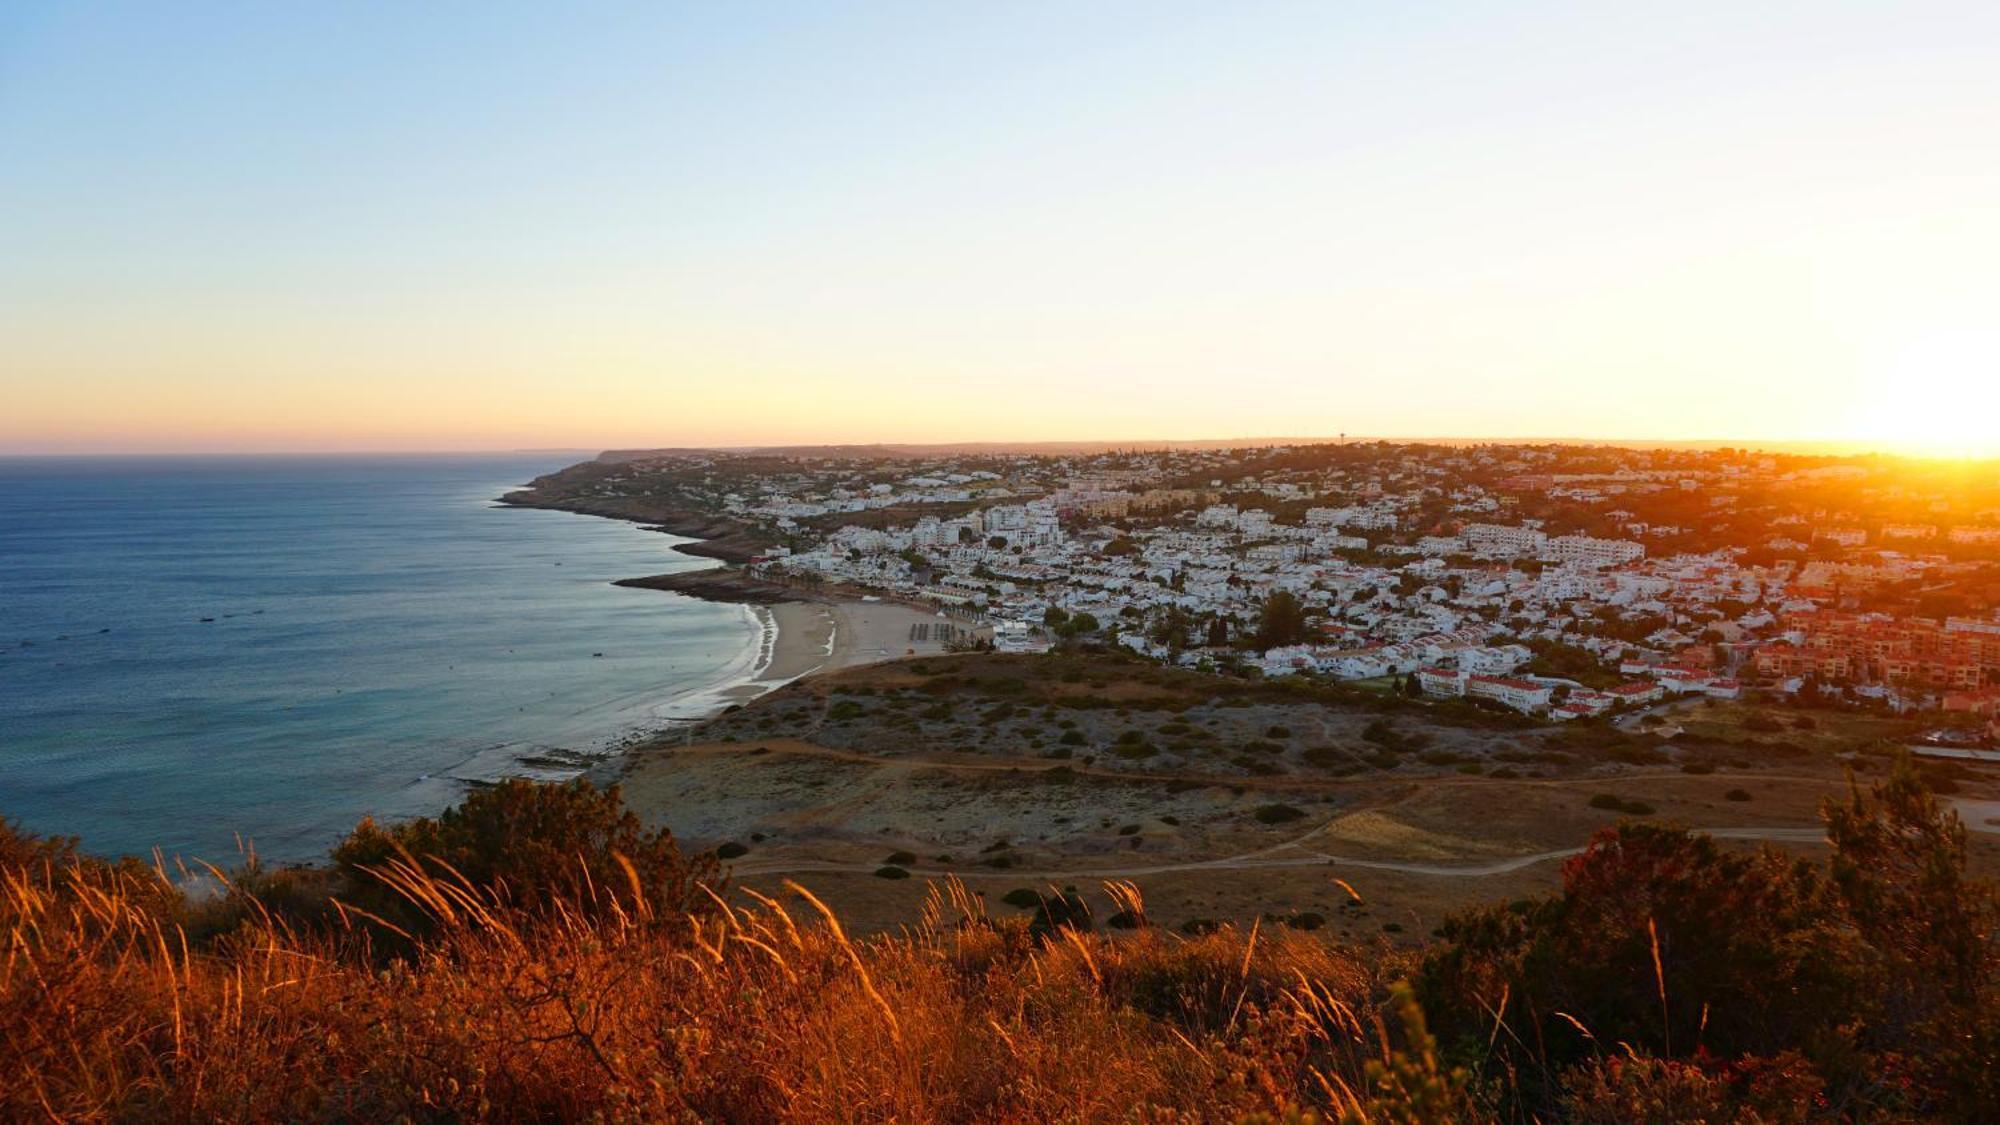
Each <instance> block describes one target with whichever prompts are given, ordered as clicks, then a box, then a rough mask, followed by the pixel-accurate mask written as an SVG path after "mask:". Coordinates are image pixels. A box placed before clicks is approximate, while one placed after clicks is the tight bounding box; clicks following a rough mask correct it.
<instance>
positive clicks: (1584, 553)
mask: <svg viewBox="0 0 2000 1125" xmlns="http://www.w3.org/2000/svg"><path fill="white" fill-rule="evenodd" d="M1544 557H1546V558H1551V559H1554V560H1556V561H1557V562H1561V563H1568V564H1570V565H1573V566H1584V567H1590V568H1592V569H1598V568H1602V567H1607V566H1623V565H1624V564H1626V563H1629V562H1637V561H1638V560H1640V559H1642V558H1645V557H1646V545H1645V544H1643V543H1634V542H1633V541H1631V540H1630V539H1596V538H1593V537H1591V536H1588V535H1558V536H1556V537H1555V538H1554V539H1551V540H1549V541H1548V547H1547V549H1546V551H1545V553H1544Z"/></svg>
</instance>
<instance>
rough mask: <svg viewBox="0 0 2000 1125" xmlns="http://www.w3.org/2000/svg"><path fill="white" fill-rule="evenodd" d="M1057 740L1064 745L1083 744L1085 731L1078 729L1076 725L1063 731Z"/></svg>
mask: <svg viewBox="0 0 2000 1125" xmlns="http://www.w3.org/2000/svg"><path fill="white" fill-rule="evenodd" d="M1056 741H1057V742H1059V743H1061V744H1062V745H1064V746H1082V745H1083V743H1084V737H1083V732H1082V731H1080V730H1077V729H1076V728H1075V727H1071V728H1070V729H1068V730H1066V731H1064V732H1062V737H1060V738H1058V739H1056Z"/></svg>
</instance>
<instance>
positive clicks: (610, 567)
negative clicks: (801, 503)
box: [0, 456, 757, 863]
mask: <svg viewBox="0 0 2000 1125" xmlns="http://www.w3.org/2000/svg"><path fill="white" fill-rule="evenodd" d="M570 460H574V458H565V457H562V456H556V457H553V458H550V457H542V458H530V457H518V456H517V457H454V458H443V457H428V458H369V459H362V458H319V459H303V458H283V459H277V458H271V459H264V458H256V459H252V458H230V459H159V460H136V459H115V460H96V459H48V460H0V815H4V816H7V817H8V818H10V819H13V820H16V821H18V822H21V823H23V824H25V825H26V826H27V827H28V828H30V829H32V830H35V831H40V832H50V833H60V834H64V835H79V836H82V837H83V839H84V844H85V846H86V847H87V848H89V849H90V850H92V851H96V852H101V853H122V852H137V853H145V852H147V851H150V849H152V848H154V847H155V846H157V847H160V848H162V849H164V850H165V851H166V853H167V854H168V855H170V856H171V855H175V854H182V855H186V856H200V857H204V858H208V859H211V860H213V861H217V862H225V863H226V862H233V861H234V860H235V859H236V857H237V854H238V853H237V844H236V840H237V837H238V835H239V834H241V835H242V836H244V837H249V838H251V839H252V840H254V842H255V844H256V847H257V851H258V852H259V854H261V855H264V856H267V857H271V858H276V859H310V858H315V857H318V856H320V855H322V854H323V853H324V851H325V849H326V848H327V847H328V845H330V844H331V843H333V842H334V841H335V840H337V839H338V838H339V837H340V835H341V834H342V833H343V832H344V831H345V830H346V829H348V828H350V827H351V826H352V825H353V824H354V822H355V820H356V819H357V818H359V817H360V816H362V815H363V814H367V813H373V814H377V815H383V816H389V817H396V816H405V815H412V814H418V813H427V812H433V811H436V810H437V809H439V808H442V807H444V806H445V805H448V804H450V803H452V802H453V801H455V800H456V799H457V798H458V797H459V796H460V795H461V794H462V793H463V791H464V785H463V780H462V779H465V778H491V777H495V776H500V775H503V774H505V773H507V772H510V771H518V770H519V765H518V762H517V761H516V759H518V758H519V757H520V756H521V755H523V754H528V753H532V752H534V751H535V749H536V748H538V747H563V748H570V749H580V750H588V749H596V748H602V747H605V746H606V745H608V744H610V743H611V742H613V741H614V740H616V739H617V738H619V737H621V736H624V735H629V734H630V733H631V732H632V731H634V730H635V729H637V728H640V727H644V726H647V725H658V724H659V722H660V721H661V720H663V719H664V718H668V717H672V716H674V715H676V714H686V713H691V712H694V711H697V710H699V709H700V708H701V707H702V706H703V702H704V700H705V699H706V698H710V697H712V692H713V690H714V689H716V688H719V687H721V686H723V685H725V684H726V683H728V682H730V681H732V680H733V679H734V678H736V677H739V676H741V675H743V674H744V673H745V672H746V671H747V670H748V665H749V664H750V662H751V661H752V660H753V659H754V654H755V639H756V636H757V626H756V624H755V621H754V619H753V618H752V617H751V615H750V614H749V613H748V612H747V611H745V610H744V609H742V608H741V607H737V606H725V605H714V604H709V603H704V602H698V601H693V600H690V599H686V598H682V597H679V596H676V595H671V594H663V593H659V592H656V591H648V590H629V589H621V588H619V587H616V586H612V585H609V582H610V580H611V579H615V578H628V577H634V576H638V575H643V574H659V573H664V572H667V571H672V570H682V569H690V568H697V567H702V566H708V565H713V564H711V563H707V562H705V561H703V560H700V559H694V558H690V557H688V556H685V555H681V554H677V553H676V552H674V551H673V550H671V548H672V547H673V545H674V544H676V543H680V542H685V540H681V539H676V538H673V537H670V536H667V535H662V534H659V533H656V532H648V531H643V530H641V529H639V528H638V527H637V526H635V525H631V524H624V523H619V522H616V521H612V520H602V519H596V518H593V517H589V516H577V515H570V514H567V513H562V512H543V511H530V510H522V509H512V508H502V507H497V506H496V505H494V503H493V499H494V497H497V496H499V495H500V494H501V493H502V492H504V491H506V490H507V489H509V488H511V487H515V486H518V485H520V484H523V483H525V482H526V481H527V480H528V479H530V478H531V477H533V476H535V475H537V474H539V473H543V472H547V471H550V470H552V469H555V468H559V467H561V466H562V465H563V464H565V463H567V462H568V461H570ZM204 619H209V620H204ZM600 654H601V655H600Z"/></svg>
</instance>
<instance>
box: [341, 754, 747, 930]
mask: <svg viewBox="0 0 2000 1125" xmlns="http://www.w3.org/2000/svg"><path fill="white" fill-rule="evenodd" d="M333 859H334V862H335V863H336V864H338V865H339V868H340V871H341V873H342V875H343V877H344V878H345V880H346V881H347V883H348V884H349V886H350V888H351V889H350V892H349V894H348V895H346V896H343V897H345V898H348V899H349V900H350V901H352V902H354V903H355V904H356V905H360V906H362V907H363V908H364V909H366V910H369V911H371V912H373V913H375V914H378V915H381V916H384V917H387V918H390V919H391V920H392V921H395V922H396V924H397V925H399V926H401V927H402V928H403V929H404V930H407V931H410V932H412V933H417V932H420V931H422V930H423V929H425V928H428V927H429V926H430V925H431V924H433V923H434V921H435V918H434V917H433V915H432V913H431V911H430V910H428V909H419V908H418V907H417V906H415V905H414V904H413V902H412V901H411V900H410V898H409V896H407V895H406V894H404V893H402V892H401V891H398V890H396V889H395V887H396V885H397V884H398V883H399V882H403V881H404V880H402V879H401V878H399V877H398V875H397V874H396V870H395V869H396V868H397V867H398V865H404V866H405V868H406V869H407V868H415V869H416V870H417V871H419V872H421V873H422V874H424V875H427V876H432V877H438V878H442V879H445V880H447V881H449V882H452V883H459V882H461V881H462V883H463V884H464V885H466V886H468V887H469V888H470V889H472V890H474V891H475V892H483V893H486V894H490V895H494V896H496V897H500V898H504V899H506V900H508V901H510V902H512V903H514V904H515V905H517V906H521V907H525V908H527V909H530V910H537V909H554V908H557V907H558V906H560V907H561V908H563V909H567V910H570V911H574V912H576V913H579V914H585V915H590V914H600V913H610V912H613V911H622V912H623V913H625V914H627V915H630V916H638V915H641V914H647V913H650V914H651V915H652V916H654V917H658V918H665V919H675V918H680V917H682V916H684V915H685V914H687V913H688V912H690V911H697V912H699V911H706V910H707V909H708V905H707V904H708V903H709V902H710V899H709V897H708V895H707V894H706V893H704V892H703V891H702V890H701V887H702V885H704V884H706V885H709V886H711V887H713V886H715V885H717V884H718V882H719V880H720V871H721V869H720V867H719V866H718V865H717V863H716V860H715V858H714V857H713V856H711V855H699V856H694V857H685V856H683V855H682V854H681V850H680V847H679V845H678V844H676V843H675V842H674V837H673V833H671V832H669V831H667V830H666V829H665V828H659V829H655V830H653V831H650V832H649V831H647V830H646V828H645V826H644V825H642V824H641V823H640V822H639V818H638V817H637V816H636V815H634V814H633V813H632V811H631V810H629V809H627V808H626V807H625V804H624V800H623V799H622V797H621V796H620V794H619V790H618V787H617V786H615V785H614V786H611V787H610V788H608V789H597V788H595V787H593V786H592V785H591V784H590V783H589V782H587V781H584V780H581V779H578V780H576V781H572V782H569V783H568V784H565V785H550V784H543V783H538V782H532V781H522V780H519V779H509V780H507V781H503V782H501V783H500V784H498V785H495V786H492V787H491V788H486V789H475V790H473V791H472V792H471V793H470V794H468V795H467V796H466V798H465V802H464V803H463V804H461V805H459V806H457V807H456V808H451V809H447V810H445V811H444V812H443V813H442V814H440V815H439V816H438V817H436V818H435V819H433V818H431V817H418V818H417V819H415V820H412V821H408V822H406V823H403V824H397V825H393V826H389V827H384V826H382V825H379V824H377V823H376V822H375V821H374V820H373V819H364V820H362V821H361V823H360V824H358V825H356V826H355V829H354V831H353V832H352V833H350V834H349V835H348V837H347V839H346V840H344V841H342V842H341V844H340V846H339V847H337V848H335V849H334V851H333Z"/></svg>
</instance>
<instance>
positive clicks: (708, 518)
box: [500, 478, 769, 565]
mask: <svg viewBox="0 0 2000 1125" xmlns="http://www.w3.org/2000/svg"><path fill="white" fill-rule="evenodd" d="M545 479H546V478H545ZM500 503H502V504H507V505H510V506H512V507H516V508H545V509H548V510H550V511H557V512H575V513H577V514H579V515H586V516H602V517H604V518H606V519H615V520H628V521H630V522H633V523H639V524H644V525H646V529H647V530H648V531H663V532H666V533H667V534H669V535H679V536H683V537H685V538H689V539H695V540H699V542H695V543H678V544H675V545H674V550H676V551H679V552H680V553H681V554H684V555H693V556H695V557H697V558H705V559H718V560H720V561H722V562H726V563H735V564H739V565H740V564H742V563H747V562H749V561H750V560H751V559H753V558H755V557H756V556H757V555H758V554H759V553H760V552H761V551H762V550H763V549H764V548H765V547H767V546H769V544H768V543H766V542H765V541H764V540H763V539H762V538H760V537H758V536H757V534H756V532H755V531H754V529H752V528H751V527H750V526H749V525H748V524H745V523H742V522H741V521H738V520H733V519H730V518H729V517H727V516H719V515H715V514H714V513H711V512H697V511H691V510H688V509H685V508H671V507H667V506H665V505H662V504H657V503H653V502H651V501H647V500H642V499H637V498H630V497H595V496H572V495H567V494H565V493H563V492H561V491H560V490H556V489H552V488H547V487H544V486H542V485H541V483H540V482H537V483H536V484H534V485H530V486H529V487H527V488H522V489H516V490H515V491H513V492H509V493H507V494H506V495H504V496H502V497H500Z"/></svg>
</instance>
